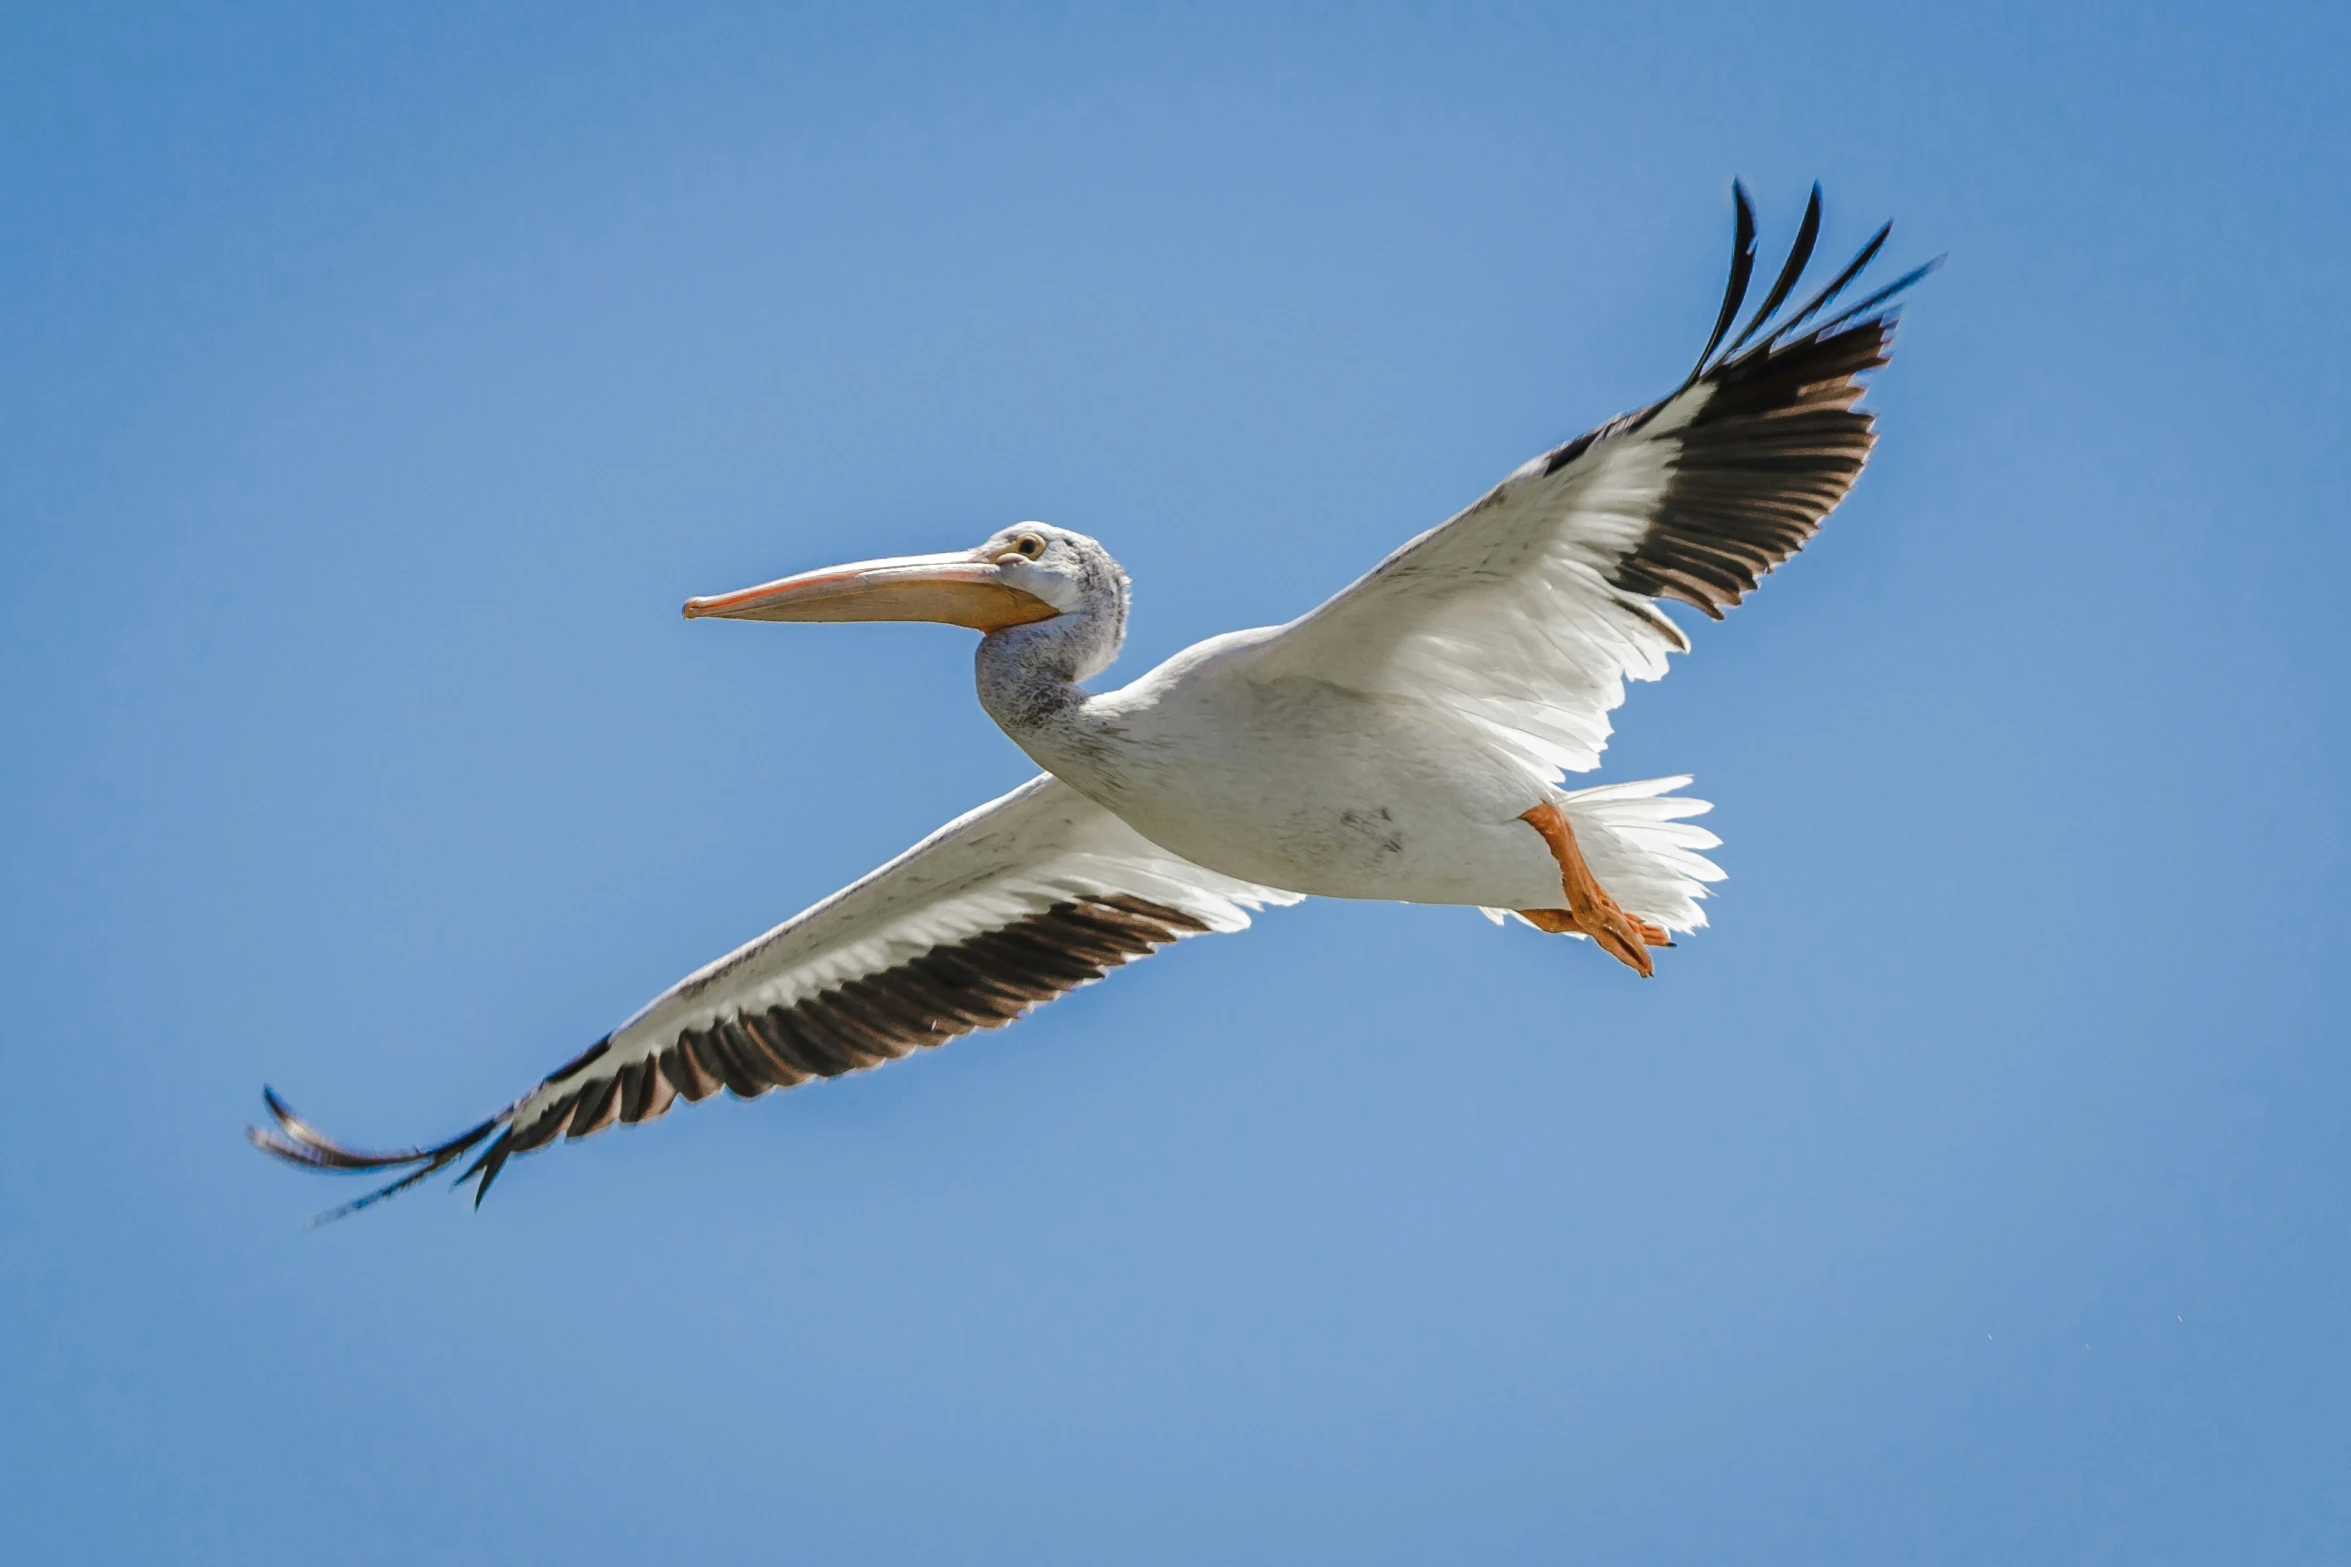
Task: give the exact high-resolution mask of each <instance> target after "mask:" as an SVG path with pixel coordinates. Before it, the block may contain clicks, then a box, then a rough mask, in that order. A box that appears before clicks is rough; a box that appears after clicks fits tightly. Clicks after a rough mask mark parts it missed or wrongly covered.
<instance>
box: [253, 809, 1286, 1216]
mask: <svg viewBox="0 0 2351 1567" xmlns="http://www.w3.org/2000/svg"><path fill="white" fill-rule="evenodd" d="M1298 899H1299V895H1298V894H1297V893H1293V892H1283V891H1280V890H1278V889H1276V888H1272V887H1259V886H1256V885H1253V884H1252V883H1249V882H1244V881H1235V880H1234V879H1233V878H1231V877H1229V876H1220V875H1218V874H1216V873H1215V872H1214V871H1209V870H1203V869H1202V868H1201V867H1199V866H1197V865H1194V864H1192V863H1191V862H1190V861H1188V860H1184V859H1180V858H1178V857H1177V856H1175V855H1173V854H1170V853H1168V852H1167V851H1166V850H1164V849H1161V848H1159V847H1158V846H1157V845H1156V844H1153V843H1151V842H1150V841H1149V840H1147V839H1145V838H1144V837H1143V836H1142V835H1141V834H1140V833H1138V832H1136V831H1135V830H1134V829H1133V828H1132V827H1129V826H1128V825H1127V824H1126V823H1125V822H1123V821H1120V820H1119V819H1118V818H1117V817H1116V816H1113V815H1112V814H1110V812H1108V811H1105V810H1103V809H1102V808H1101V807H1100V806H1098V805H1095V804H1093V803H1092V802H1091V801H1089V800H1087V799H1085V798H1084V797H1082V796H1081V795H1079V794H1078V793H1077V792H1076V791H1074V790H1072V789H1071V788H1070V787H1069V786H1068V785H1067V784H1064V783H1062V782H1061V781H1060V780H1059V779H1056V778H1054V777H1052V776H1050V775H1046V776H1044V777H1039V778H1035V779H1032V780H1030V781H1029V782H1028V783H1025V784H1023V785H1021V786H1020V787H1019V788H1018V789H1015V790H1013V791H1012V793H1010V794H1008V795H1006V796H1004V797H1003V798H1002V799H1000V800H994V801H991V802H989V803H988V804H986V805H983V806H981V807H980V808H979V809H978V810H976V811H973V812H971V813H969V814H968V815H965V816H962V817H959V818H957V819H956V820H954V821H952V822H949V823H948V824H947V825H946V826H944V827H942V828H940V829H939V830H938V831H937V832H935V833H933V834H931V835H930V836H929V837H928V838H925V839H924V840H923V841H922V842H920V843H918V844H916V845H915V846H914V847H913V848H911V849H909V850H907V851H906V852H905V853H904V854H901V855H900V856H898V858H896V859H894V860H892V861H891V862H890V863H889V864H887V865H884V866H883V867H882V868H881V869H879V870H877V871H874V872H873V873H872V874H870V875H868V876H866V877H865V878H864V879H862V880H860V881H857V882H855V883H853V884H851V885H850V886H848V887H845V888H843V889H842V890H841V891H839V892H836V893H834V894H833V895H832V896H831V897H829V898H827V899H825V900H824V901H823V902H822V903H819V904H817V905H816V906H815V907H814V908H811V909H809V910H807V911H806V912H805V913H802V914H799V915H796V916H794V917H793V918H791V919H789V920H786V921H785V922H784V923H783V924H781V925H779V926H777V927H776V928H775V929H774V930H771V931H769V932H768V933H767V934H766V935H764V936H762V937H760V938H759V939H758V940H757V941H754V942H752V943H751V944H750V945H749V946H747V947H744V948H742V949H741V950H739V951H737V952H734V953H732V954H730V955H728V956H727V957H724V958H721V959H720V960H719V961H718V962H716V963H713V964H711V965H710V966H709V967H708V968H706V969H703V970H702V971H701V972H700V973H698V974H693V975H690V976H688V977H687V978H685V979H683V980H681V981H679V982H678V983H677V984H676V985H674V986H672V987H671V988H670V989H669V990H667V991H665V992H664V993H663V994H662V995H661V996H659V997H658V998H656V999H655V1000H654V1001H653V1003H652V1004H651V1005H649V1006H647V1007H646V1008H645V1009H644V1010H643V1011H641V1012H639V1013H638V1014H637V1015H636V1016H635V1017H633V1018H631V1019H630V1020H629V1021H628V1022H626V1023H624V1024H622V1025H621V1026H620V1027H619V1028H618V1029H616V1030H614V1031H613V1032H612V1033H611V1034H609V1035H607V1036H606V1037H605V1038H603V1039H600V1040H598V1041H597V1042H596V1043H595V1044H593V1045H591V1046H589V1047H588V1049H587V1050H586V1051H584V1052H582V1053H581V1054H580V1056H579V1057H578V1058H577V1059H575V1060H573V1061H571V1062H570V1063H569V1064H567V1065H565V1066H563V1067H561V1068H559V1069H558V1070H557V1071H555V1072H554V1073H553V1074H551V1075H550V1076H548V1077H546V1078H545V1079H543V1080H542V1081H541V1082H540V1083H539V1085H538V1086H537V1087H535V1088H533V1089H532V1090H531V1091H530V1092H529V1093H527V1094H524V1095H523V1096H522V1097H521V1098H520V1099H517V1100H516V1101H515V1102H514V1103H512V1104H510V1105H508V1106H507V1107H506V1108H505V1109H503V1110H500V1111H499V1112H498V1113H497V1114H496V1115H493V1116H491V1117H490V1118H489V1119H488V1120H486V1121H483V1122H482V1123H481V1124H480V1125H478V1126H475V1127H472V1128H470V1129H469V1130H467V1131H465V1132H462V1133H460V1134H458V1135H457V1136H455V1137H452V1138H450V1139H449V1140H448V1141H447V1142H444V1143H439V1144H436V1145H434V1146H432V1147H429V1148H412V1149H405V1150H400V1151H397V1152H388V1153H370V1152H364V1151H360V1150H356V1149H351V1148H346V1147H344V1146H343V1145H342V1144H340V1143H337V1142H335V1141H333V1140H332V1139H330V1138H327V1137H325V1136H323V1135H321V1134H320V1133H319V1132H317V1131H316V1130H314V1129H313V1128H311V1127H310V1126H308V1125H306V1124H305V1123H304V1122H303V1121H302V1120H301V1119H299V1118H298V1117H297V1116H296V1115H295V1114H294V1113H293V1111H292V1110H291V1109H289V1108H288V1107H287V1106H286V1104H285V1102H284V1101H283V1100H281V1099H279V1098H278V1097H277V1095H276V1094H275V1093H274V1092H270V1091H268V1090H264V1096H265V1098H266V1099H267V1102H268V1104H269V1108H270V1113H271V1115H272V1116H273V1117H274V1118H275V1120H276V1123H277V1124H276V1126H275V1128H274V1129H270V1130H264V1129H261V1128H253V1129H251V1131H250V1133H249V1135H250V1136H251V1137H252V1139H253V1140H254V1141H255V1142H256V1143H258V1144H260V1145H261V1147H263V1148H265V1149H267V1150H268V1151H269V1152H271V1153H273V1154H276V1155H277V1156H278V1157H280V1158H282V1159H286V1160H289V1161H291V1162H293V1163H296V1164H301V1165H305V1166H307V1167H309V1168H312V1169H318V1170H336V1171H362V1172H380V1171H392V1170H397V1171H401V1172H403V1173H402V1174H401V1175H400V1176H399V1178H398V1179H397V1180H395V1181H393V1182H392V1184H391V1185H389V1186H386V1187H383V1188H381V1189H379V1190H377V1191H374V1192H371V1193H369V1194H368V1195H367V1196H365V1197H362V1198H361V1199H359V1200H358V1201H357V1202H355V1203H352V1204H349V1205H348V1206H347V1207H346V1208H343V1209H338V1210H336V1212H337V1213H338V1214H340V1213H344V1212H349V1211H350V1210H351V1209H353V1208H360V1207H364V1206H366V1205H367V1204H368V1203H371V1202H374V1201H375V1200H377V1199H378V1198H380V1197H386V1196H389V1195H390V1194H391V1193H393V1192H396V1191H399V1190H401V1189H402V1188H404V1187H406V1186H409V1185H412V1184H414V1183H415V1182H417V1181H420V1180H422V1179H424V1178H425V1177H426V1176H428V1175H431V1174H433V1173H434V1172H435V1171H437V1170H442V1169H445V1168H447V1167H448V1166H450V1165H452V1164H454V1163H456V1162H457V1161H458V1160H459V1159H461V1158H463V1157H465V1156H466V1155H467V1154H469V1153H472V1154H473V1155H474V1158H473V1162H472V1164H470V1165H469V1166H467V1168H466V1169H465V1171H464V1173H463V1174H462V1175H460V1176H459V1177H458V1178H459V1180H460V1181H463V1180H465V1179H466V1178H468V1177H475V1178H478V1180H479V1185H478V1186H477V1187H476V1188H475V1191H474V1201H475V1202H476V1203H477V1204H478V1203H479V1202H480V1201H481V1199H482V1196H483V1194H484V1193H486V1192H488V1191H489V1189H490V1183H491V1182H492V1181H494V1180H496V1179H497V1177H498V1172H499V1170H500V1169H501V1168H503V1167H504V1165H505V1163H506V1161H507V1160H508V1159H510V1158H512V1157H513V1156H514V1155H516V1154H518V1153H529V1152H530V1151H531V1150H533V1149H535V1148H542V1147H545V1146H546V1145H547V1144H549V1143H551V1142H553V1141H554V1140H555V1139H556V1138H557V1137H560V1136H570V1137H585V1136H587V1135H588V1134H589V1133H591V1132H599V1131H602V1130H603V1129H604V1128H605V1127H607V1126H610V1125H612V1123H613V1122H615V1121H649V1120H651V1119H653V1118H654V1117H655V1116H658V1115H660V1114H662V1113H663V1112H664V1111H666V1110H667V1109H668V1108H669V1107H670V1105H671V1104H672V1103H673V1102H675V1101H676V1100H677V1099H679V1098H684V1099H687V1100H697V1099H706V1098H708V1097H709V1096H710V1095H712V1094H714V1093H716V1092H718V1090H719V1089H721V1088H725V1089H727V1090H729V1091H730V1092H732V1093H733V1094H734V1095H735V1096H736V1097H738V1098H742V1099H750V1098H755V1097H757V1096H758V1095H760V1094H764V1093H766V1092H767V1091H768V1090H770V1089H774V1088H790V1087H793V1086H795V1085H797V1084H800V1083H804V1082H806V1081H808V1080H809V1079H810V1078H814V1077H837V1076H839V1075H841V1074H842V1073H844V1072H855V1071H860V1070H863V1069H864V1068H866V1067H871V1066H879V1065H880V1064H881V1063H882V1062H884V1061H888V1060H891V1059H893V1058H895V1057H898V1056H902V1055H906V1054H908V1053H910V1052H912V1051H915V1050H918V1049H923V1048H926V1047H928V1046H931V1045H938V1044H944V1043H945V1042H946V1041H948V1040H950V1039H953V1038H955V1037H956V1036H957V1035H959V1034H967V1033H970V1032H971V1031H972V1030H974V1029H980V1028H1001V1027H1003V1026H1004V1025H1005V1024H1006V1023H1009V1022H1011V1021H1012V1020H1013V1019H1014V1018H1017V1017H1020V1016H1022V1015H1023V1014H1024V1013H1026V1012H1027V1011H1028V1010H1029V1009H1030V1008H1032V1007H1034V1006H1036V1005H1038V1004H1039V1003H1041V1002H1046V1001H1051V1000H1053V999H1054V998H1055V997H1057V996H1060V995H1062V994H1064V993H1065V992H1068V991H1071V990H1074V989H1076V988H1077V987H1078V986H1080V985H1084V984H1090V983H1091V982H1093V981H1094V980H1097V979H1100V978H1101V977H1102V976H1103V974H1104V973H1106V972H1107V971H1108V970H1110V969H1113V968H1116V967H1118V966H1119V965H1120V964H1122V963H1126V962H1129V961H1131V960H1133V959H1135V958H1139V957H1144V956H1146V955H1148V954H1150V953H1152V952H1154V951H1156V950H1158V949H1159V948H1160V947H1162V946H1165V945H1166V944H1168V943H1169V942H1172V941H1176V940H1179V939H1181V938H1182V937H1185V936H1192V935H1198V934H1200V933H1201V932H1203V931H1227V930H1240V929H1242V928H1243V927H1245V926H1246V925H1248V923H1249V911H1250V910H1251V909H1255V908H1259V907H1262V906H1264V905H1266V904H1286V903H1295V902H1297V901H1298ZM477 1149H478V1150H479V1151H478V1152H476V1150H477Z"/></svg>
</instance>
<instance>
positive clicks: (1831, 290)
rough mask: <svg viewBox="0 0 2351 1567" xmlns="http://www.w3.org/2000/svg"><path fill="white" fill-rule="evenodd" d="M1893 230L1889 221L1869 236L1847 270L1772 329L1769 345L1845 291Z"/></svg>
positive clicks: (1767, 339) (1768, 340)
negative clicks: (1866, 242)
mask: <svg viewBox="0 0 2351 1567" xmlns="http://www.w3.org/2000/svg"><path fill="white" fill-rule="evenodd" d="M1893 232H1894V225H1893V224H1891V223H1888V224H1886V225H1885V226H1883V227H1882V228H1880V229H1879V230H1878V231H1877V232H1876V233H1875V234H1872V235H1871V236H1870V237H1869V243H1868V244H1866V245H1864V246H1862V247H1861V253H1860V254H1859V255H1857V256H1855V257H1854V258H1853V259H1852V260H1851V261H1848V262H1846V263H1845V270H1844V271H1842V272H1840V273H1838V274H1837V275H1836V276H1835V277H1833V278H1831V279H1829V285H1828V287H1826V288H1824V289H1822V290H1821V291H1820V292H1819V293H1817V294H1815V295H1813V296H1812V298H1811V300H1810V301H1809V302H1808V303H1806V305H1805V306H1804V308H1803V309H1801V310H1799V311H1797V312H1796V313H1795V314H1794V315H1792V316H1790V317H1788V319H1787V320H1785V321H1783V322H1781V323H1780V324H1779V325H1778V326H1777V327H1774V328H1773V329H1772V334H1771V336H1769V337H1767V338H1765V339H1764V342H1765V343H1766V344H1767V345H1768V344H1771V343H1776V342H1778V341H1779V340H1780V339H1781V338H1783V337H1786V336H1787V335H1788V334H1790V333H1791V332H1794V331H1795V330H1796V328H1798V327H1800V326H1802V325H1803V324H1804V323H1805V322H1806V321H1808V320H1810V319H1811V318H1812V316H1813V313H1814V312H1815V311H1817V310H1819V309H1820V308H1821V307H1822V306H1824V305H1826V304H1827V303H1828V302H1829V301H1830V300H1832V299H1834V298H1836V297H1837V296H1838V295H1839V294H1841V293H1843V292H1844V291H1845V285H1846V284H1848V283H1850V282H1852V281H1853V280H1854V279H1855V278H1857V277H1859V276H1861V269H1862V268H1863V267H1866V266H1868V265H1869V264H1870V263H1871V262H1872V261H1874V260H1876V259H1877V254H1878V252H1879V251H1880V250H1882V249H1884V248H1885V244H1886V240H1887V238H1888V237H1889V236H1890V235H1892V234H1893Z"/></svg>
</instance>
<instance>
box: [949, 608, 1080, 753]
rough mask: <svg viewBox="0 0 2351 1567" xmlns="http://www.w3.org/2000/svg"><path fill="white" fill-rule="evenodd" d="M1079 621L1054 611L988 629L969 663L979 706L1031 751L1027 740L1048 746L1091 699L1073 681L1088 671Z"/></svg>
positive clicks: (1073, 616) (1034, 750) (1032, 749)
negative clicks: (1023, 622)
mask: <svg viewBox="0 0 2351 1567" xmlns="http://www.w3.org/2000/svg"><path fill="white" fill-rule="evenodd" d="M1084 619H1085V617H1084V616H1083V615H1082V614H1079V615H1056V616H1054V617H1053V618H1052V619H1051V620H1041V621H1038V622H1036V623H1035V624H1033V625H1026V626H1009V627H1007V628H1005V629H1004V630H1002V631H991V632H989V633H988V635H987V636H985V637H983V638H981V639H980V651H979V656H978V658H977V659H976V660H975V661H974V672H975V673H976V674H977V676H978V678H979V688H980V706H982V707H983V708H986V709H987V712H988V716H989V717H990V718H993V719H994V720H996V725H997V727H998V728H1000V729H1002V730H1003V731H1004V732H1005V733H1006V734H1008V735H1010V736H1011V737H1012V738H1013V739H1014V740H1016V741H1018V742H1019V743H1020V746H1021V749H1023V750H1025V751H1028V752H1030V754H1032V755H1034V754H1035V753H1036V746H1035V745H1033V744H1031V742H1032V741H1037V742H1042V743H1044V744H1046V745H1048V746H1050V745H1051V742H1052V740H1053V739H1054V738H1055V737H1056V734H1057V732H1059V731H1065V730H1067V729H1069V728H1071V727H1072V726H1074V725H1075V724H1076V722H1077V719H1078V716H1079V714H1080V712H1081V711H1082V710H1083V709H1084V707H1085V705H1086V703H1087V702H1088V701H1090V700H1091V697H1090V696H1089V695H1088V693H1087V691H1086V689H1085V688H1084V687H1083V686H1081V685H1079V684H1078V681H1079V680H1080V679H1081V678H1083V676H1084V675H1086V674H1087V673H1090V671H1089V670H1088V669H1087V668H1086V666H1087V664H1089V663H1090V662H1092V660H1091V659H1090V658H1089V657H1088V656H1087V655H1088V653H1089V652H1090V651H1091V648H1090V646H1089V644H1090V643H1091V642H1092V641H1093V640H1094V639H1093V638H1092V637H1089V636H1086V635H1083V632H1084V631H1085V630H1086V629H1087V628H1086V627H1084V626H1083V625H1082V624H1081V623H1082V621H1083V620H1084ZM1039 760H1040V761H1042V760H1043V758H1041V757H1040V758H1039ZM1047 765H1048V766H1050V765H1051V764H1050V763H1047Z"/></svg>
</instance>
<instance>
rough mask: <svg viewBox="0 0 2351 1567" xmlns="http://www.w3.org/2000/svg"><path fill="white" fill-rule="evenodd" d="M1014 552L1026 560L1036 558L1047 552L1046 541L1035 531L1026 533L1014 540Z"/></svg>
mask: <svg viewBox="0 0 2351 1567" xmlns="http://www.w3.org/2000/svg"><path fill="white" fill-rule="evenodd" d="M1012 552H1013V553H1014V554H1016V555H1018V556H1020V557H1021V558H1022V559H1024V560H1035V559H1036V558H1037V557H1038V556H1040V555H1042V554H1044V553H1045V541H1044V540H1043V539H1040V538H1038V537H1037V536H1036V535H1035V534H1033V533H1024V534H1022V535H1021V536H1020V537H1019V538H1017V539H1014V540H1013V541H1012Z"/></svg>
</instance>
